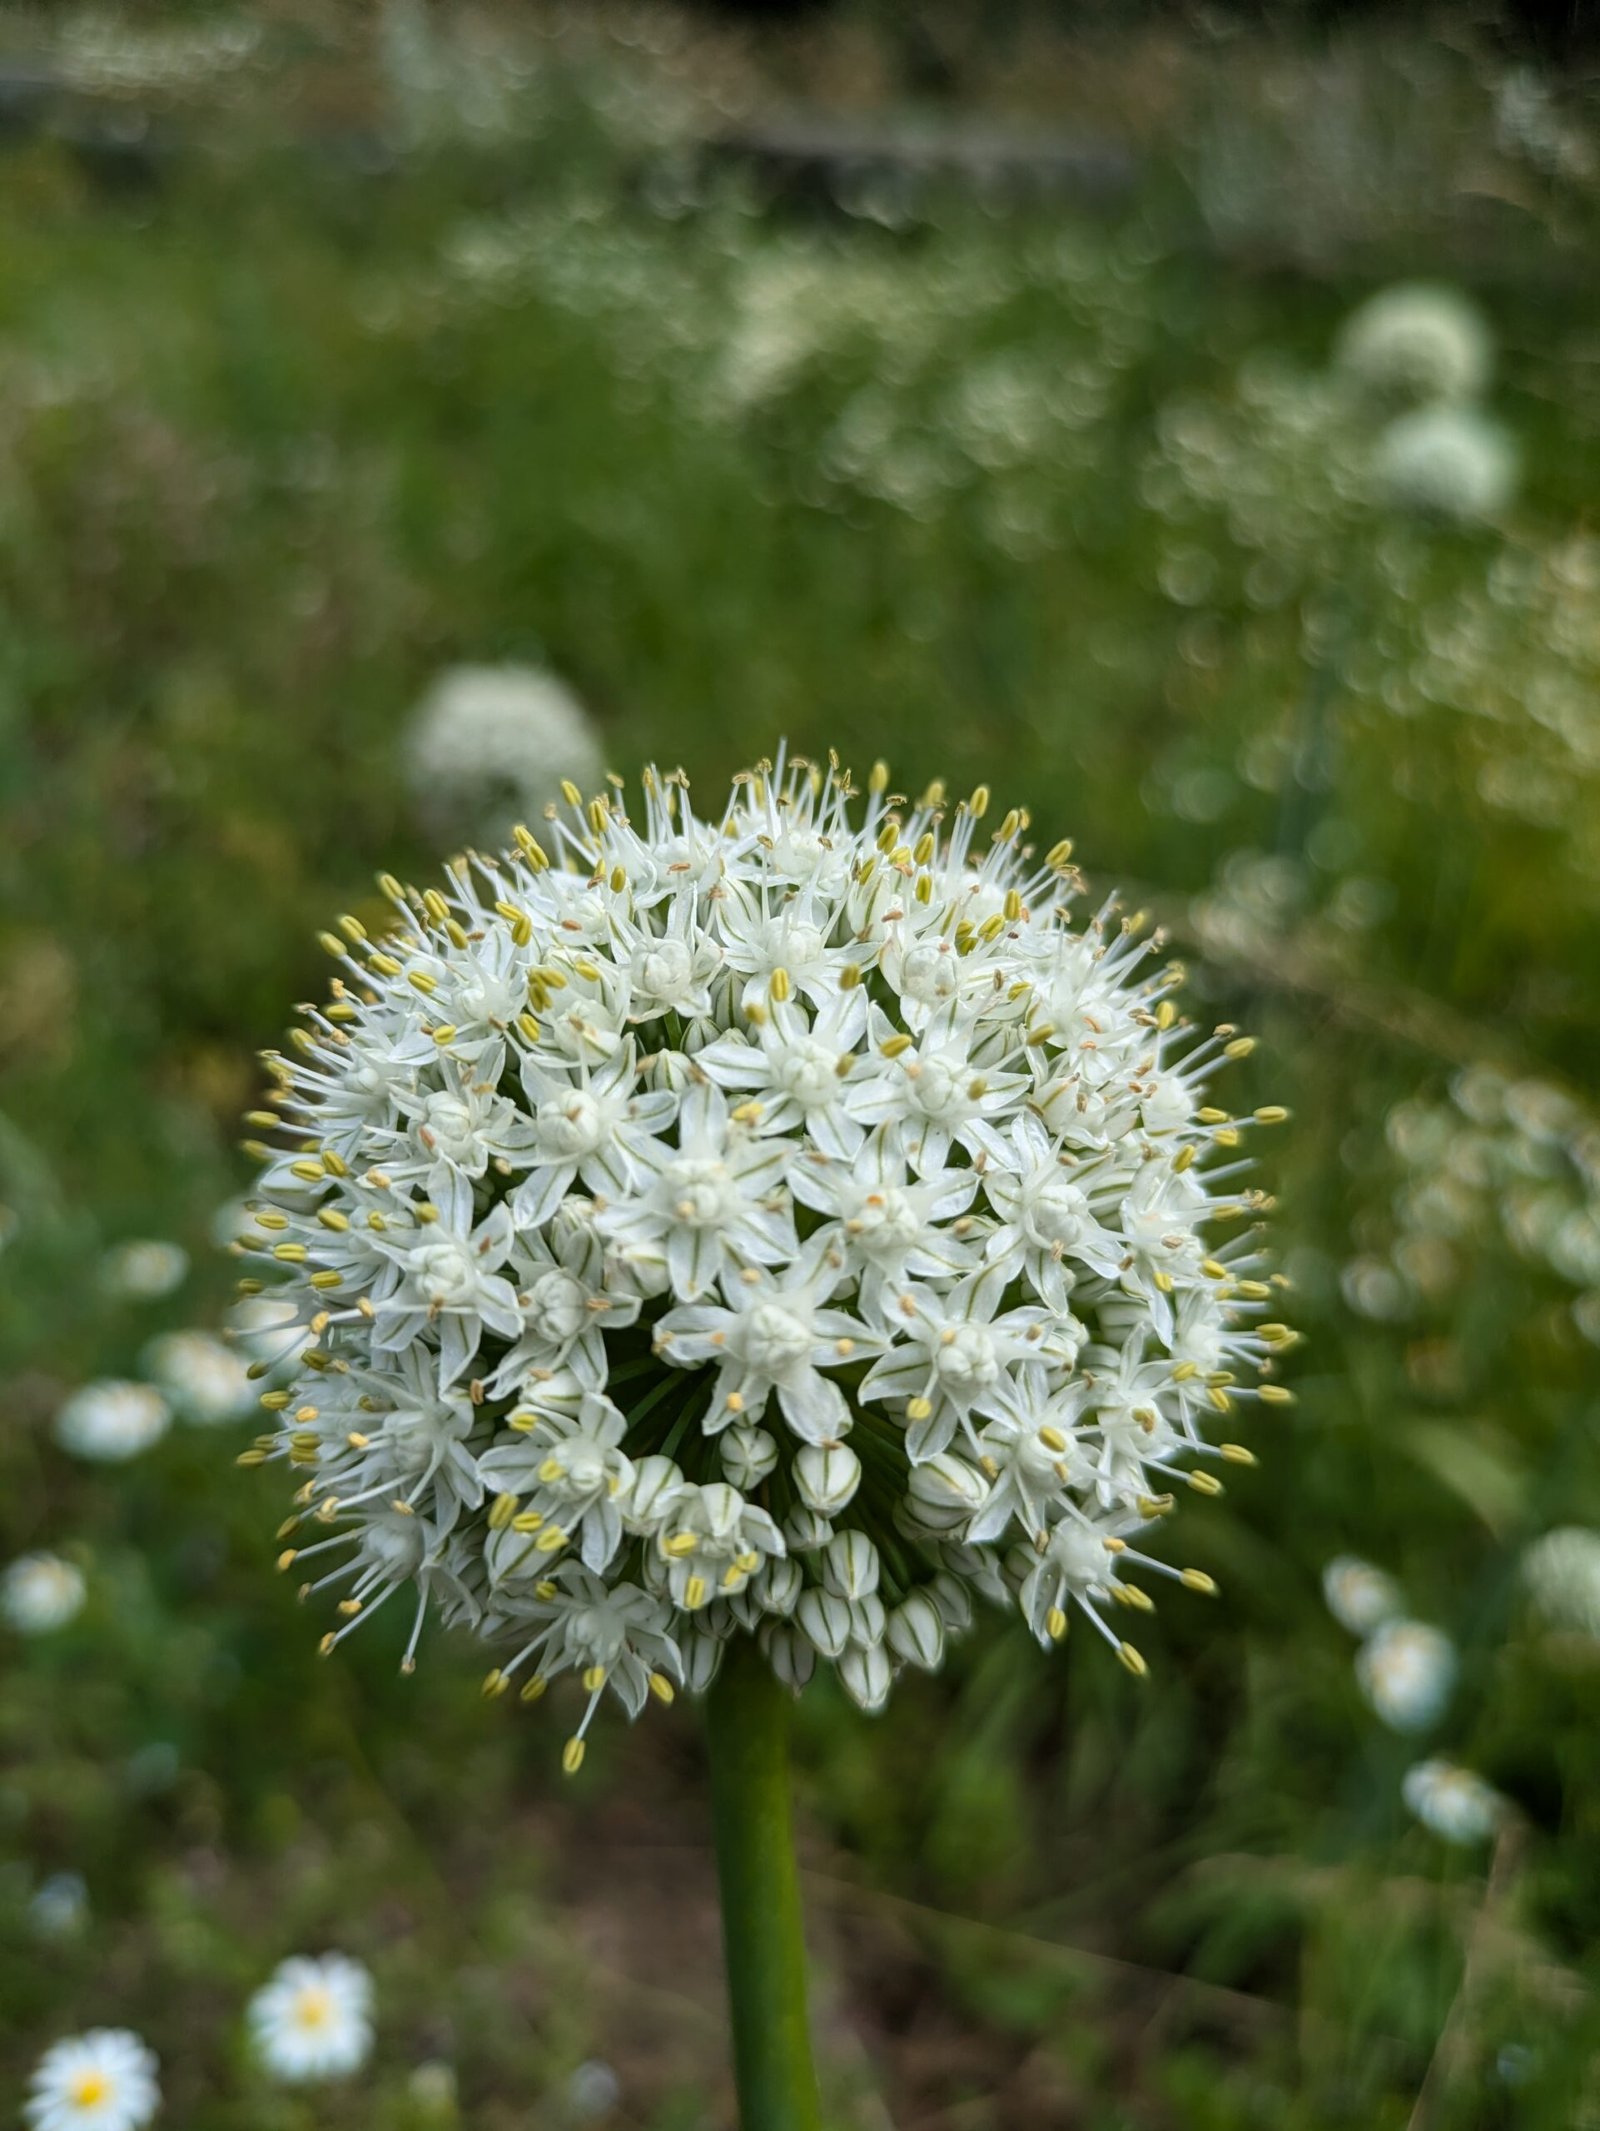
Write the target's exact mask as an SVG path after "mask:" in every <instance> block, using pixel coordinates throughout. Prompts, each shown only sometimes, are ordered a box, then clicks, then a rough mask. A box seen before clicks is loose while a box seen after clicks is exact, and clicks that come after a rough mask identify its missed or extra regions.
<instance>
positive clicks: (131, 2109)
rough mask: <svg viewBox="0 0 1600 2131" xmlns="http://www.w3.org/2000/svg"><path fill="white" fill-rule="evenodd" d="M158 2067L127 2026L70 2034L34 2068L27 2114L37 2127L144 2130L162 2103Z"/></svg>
mask: <svg viewBox="0 0 1600 2131" xmlns="http://www.w3.org/2000/svg"><path fill="white" fill-rule="evenodd" d="M156 2071H157V2065H156V2058H155V2053H154V2051H153V2050H149V2049H146V2047H145V2045H144V2044H143V2043H142V2042H141V2041H140V2040H139V2037H138V2036H137V2035H134V2034H131V2033H130V2032H129V2031H128V2029H127V2028H121V2027H97V2028H95V2029H93V2030H92V2031H91V2032H90V2033H89V2034H87V2035H69V2036H68V2037H67V2038H66V2039H65V2040H64V2041H62V2042H57V2043H55V2044H54V2045H53V2046H52V2047H51V2048H50V2049H48V2050H46V2051H45V2053H44V2055H43V2056H42V2057H41V2058H40V2059H39V2062H38V2064H37V2065H36V2066H35V2067H34V2072H33V2077H32V2078H31V2079H30V2080H29V2082H28V2100H27V2104H26V2106H25V2107H24V2109H23V2115H24V2116H25V2118H26V2119H27V2121H28V2123H29V2125H30V2126H31V2127H32V2131H141V2127H142V2126H143V2125H145V2124H147V2123H149V2122H150V2121H151V2119H152V2118H153V2117H154V2115H155V2113H156V2111H157V2109H159V2108H160V2106H161V2089H160V2087H159V2086H158V2085H157V2084H156Z"/></svg>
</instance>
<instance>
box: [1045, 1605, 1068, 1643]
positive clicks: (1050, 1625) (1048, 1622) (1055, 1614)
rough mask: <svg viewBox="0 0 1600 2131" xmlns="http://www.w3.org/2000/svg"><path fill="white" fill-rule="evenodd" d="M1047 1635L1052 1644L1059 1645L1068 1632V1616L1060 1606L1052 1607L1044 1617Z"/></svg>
mask: <svg viewBox="0 0 1600 2131" xmlns="http://www.w3.org/2000/svg"><path fill="white" fill-rule="evenodd" d="M1044 1627H1045V1633H1046V1634H1047V1635H1048V1636H1049V1638H1050V1640H1051V1642H1053V1643H1059V1642H1060V1641H1061V1640H1062V1638H1063V1637H1064V1636H1065V1634H1066V1632H1067V1616H1066V1615H1065V1614H1064V1613H1063V1612H1062V1610H1061V1608H1060V1607H1059V1606H1052V1607H1051V1608H1050V1610H1049V1612H1048V1613H1047V1614H1046V1615H1045V1617H1044Z"/></svg>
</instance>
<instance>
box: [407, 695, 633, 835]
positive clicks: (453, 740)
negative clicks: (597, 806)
mask: <svg viewBox="0 0 1600 2131" xmlns="http://www.w3.org/2000/svg"><path fill="white" fill-rule="evenodd" d="M405 758H406V771H407V775H408V777H409V779H410V783H411V790H412V794H413V797H414V799H415V802H416V807H417V811H418V814H419V815H420V817H421V819H422V820H423V821H424V822H425V823H426V825H427V827H428V828H429V830H430V831H431V832H432V833H434V834H436V835H438V836H441V837H447V838H451V839H455V838H461V839H464V840H466V841H468V842H471V843H475V844H479V845H483V846H486V847H490V848H493V847H495V846H497V845H500V844H503V843H505V842H507V841H508V840H509V838H510V835H511V831H512V829H513V828H514V827H515V825H516V824H517V823H518V822H519V821H537V820H538V819H539V818H540V817H541V816H542V815H543V813H544V810H545V808H546V807H547V806H549V805H550V804H552V802H554V801H556V800H558V799H559V798H560V796H561V786H562V783H563V781H564V780H565V781H569V782H571V783H573V784H578V785H581V786H583V787H584V788H585V789H586V790H587V789H588V788H589V787H591V786H592V785H594V784H596V783H597V782H598V781H599V778H600V775H601V772H602V769H603V767H604V765H603V763H602V760H601V755H600V742H599V738H598V736H597V734H596V732H595V729H594V726H593V724H592V723H591V722H590V719H589V715H588V713H587V712H586V711H585V709H584V707H583V705H582V704H581V703H580V702H579V701H578V698H577V697H576V696H575V695H574V694H573V693H572V691H571V690H570V689H569V688H568V687H566V686H565V684H564V683H562V682H561V681H558V680H557V679H556V677H555V675H554V674H550V673H544V672H542V671H541V670H540V669H539V668H538V667H534V666H453V667H451V668H450V669H449V670H448V671H447V672H445V673H442V674H441V675H440V676H439V678H438V679H437V680H436V681H435V682H434V683H433V685H432V687H431V688H430V689H429V690H428V692H427V693H426V695H424V697H423V698H422V700H421V702H420V703H419V704H418V705H417V708H416V710H415V711H414V712H413V714H412V718H411V723H410V726H409V728H408V730H407V733H406V738H405Z"/></svg>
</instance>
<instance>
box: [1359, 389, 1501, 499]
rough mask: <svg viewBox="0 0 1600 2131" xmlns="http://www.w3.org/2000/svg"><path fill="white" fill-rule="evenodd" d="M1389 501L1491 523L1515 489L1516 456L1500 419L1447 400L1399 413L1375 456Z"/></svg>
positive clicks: (1378, 478) (1377, 476)
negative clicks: (1487, 519)
mask: <svg viewBox="0 0 1600 2131" xmlns="http://www.w3.org/2000/svg"><path fill="white" fill-rule="evenodd" d="M1373 479H1374V482H1375V485H1376V488H1377V491H1378V494H1379V495H1380V496H1381V497H1382V499H1383V500H1384V502H1386V503H1388V504H1390V505H1392V506H1393V507H1394V508H1396V509H1398V510H1408V511H1417V512H1419V513H1421V514H1422V515H1424V516H1426V517H1432V518H1448V519H1454V520H1455V521H1456V522H1458V523H1459V524H1463V525H1466V524H1472V523H1474V522H1476V521H1479V520H1482V519H1486V518H1493V517H1495V516H1497V515H1498V514H1499V512H1501V511H1502V510H1504V509H1505V507H1506V505H1507V504H1508V503H1509V502H1510V501H1511V498H1512V496H1513V494H1514V493H1515V490H1516V485H1517V455H1516V451H1515V449H1514V447H1513V445H1512V442H1511V439H1510V437H1509V436H1508V435H1507V433H1506V432H1505V430H1504V429H1502V428H1501V426H1500V424H1499V423H1498V422H1495V421H1492V420H1491V419H1490V417H1489V416H1488V415H1486V414H1481V413H1479V411H1478V410H1477V409H1476V408H1475V407H1458V406H1454V405H1452V404H1450V403H1449V402H1445V401H1441V402H1440V403H1439V404H1438V405H1437V406H1433V407H1418V408H1415V409H1413V411H1412V412H1411V413H1410V414H1401V415H1396V417H1395V419H1394V420H1393V421H1392V422H1391V423H1390V424H1389V426H1388V427H1387V428H1386V429H1385V430H1384V432H1383V434H1382V436H1380V437H1379V439H1378V442H1377V447H1376V449H1375V451H1374V453H1373Z"/></svg>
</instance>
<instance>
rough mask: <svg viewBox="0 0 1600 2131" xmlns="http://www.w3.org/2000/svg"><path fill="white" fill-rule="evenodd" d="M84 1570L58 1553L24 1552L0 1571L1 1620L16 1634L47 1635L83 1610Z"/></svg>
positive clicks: (84, 1596)
mask: <svg viewBox="0 0 1600 2131" xmlns="http://www.w3.org/2000/svg"><path fill="white" fill-rule="evenodd" d="M87 1595H88V1587H87V1585H86V1584H85V1582H84V1578H83V1571H82V1570H81V1569H80V1568H78V1567H77V1566H76V1565H75V1564H74V1563H73V1562H70V1561H63V1560H62V1558H61V1556H60V1555H59V1554H50V1553H44V1552H40V1553H37V1554H23V1555H20V1556H19V1557H18V1558H17V1560H15V1561H13V1562H12V1563H11V1565H10V1567H9V1568H7V1569H6V1570H5V1572H4V1573H3V1574H0V1619H3V1620H4V1621H5V1623H6V1625H7V1627H9V1628H14V1629H15V1630H16V1632H17V1634H18V1635H49V1634H51V1633H52V1632H53V1631H54V1630H55V1629H57V1628H64V1627H66V1625H67V1623H68V1622H69V1621H72V1620H76V1619H77V1617H78V1615H79V1614H80V1613H81V1612H82V1611H83V1602H84V1599H85V1598H86V1597H87Z"/></svg>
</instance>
